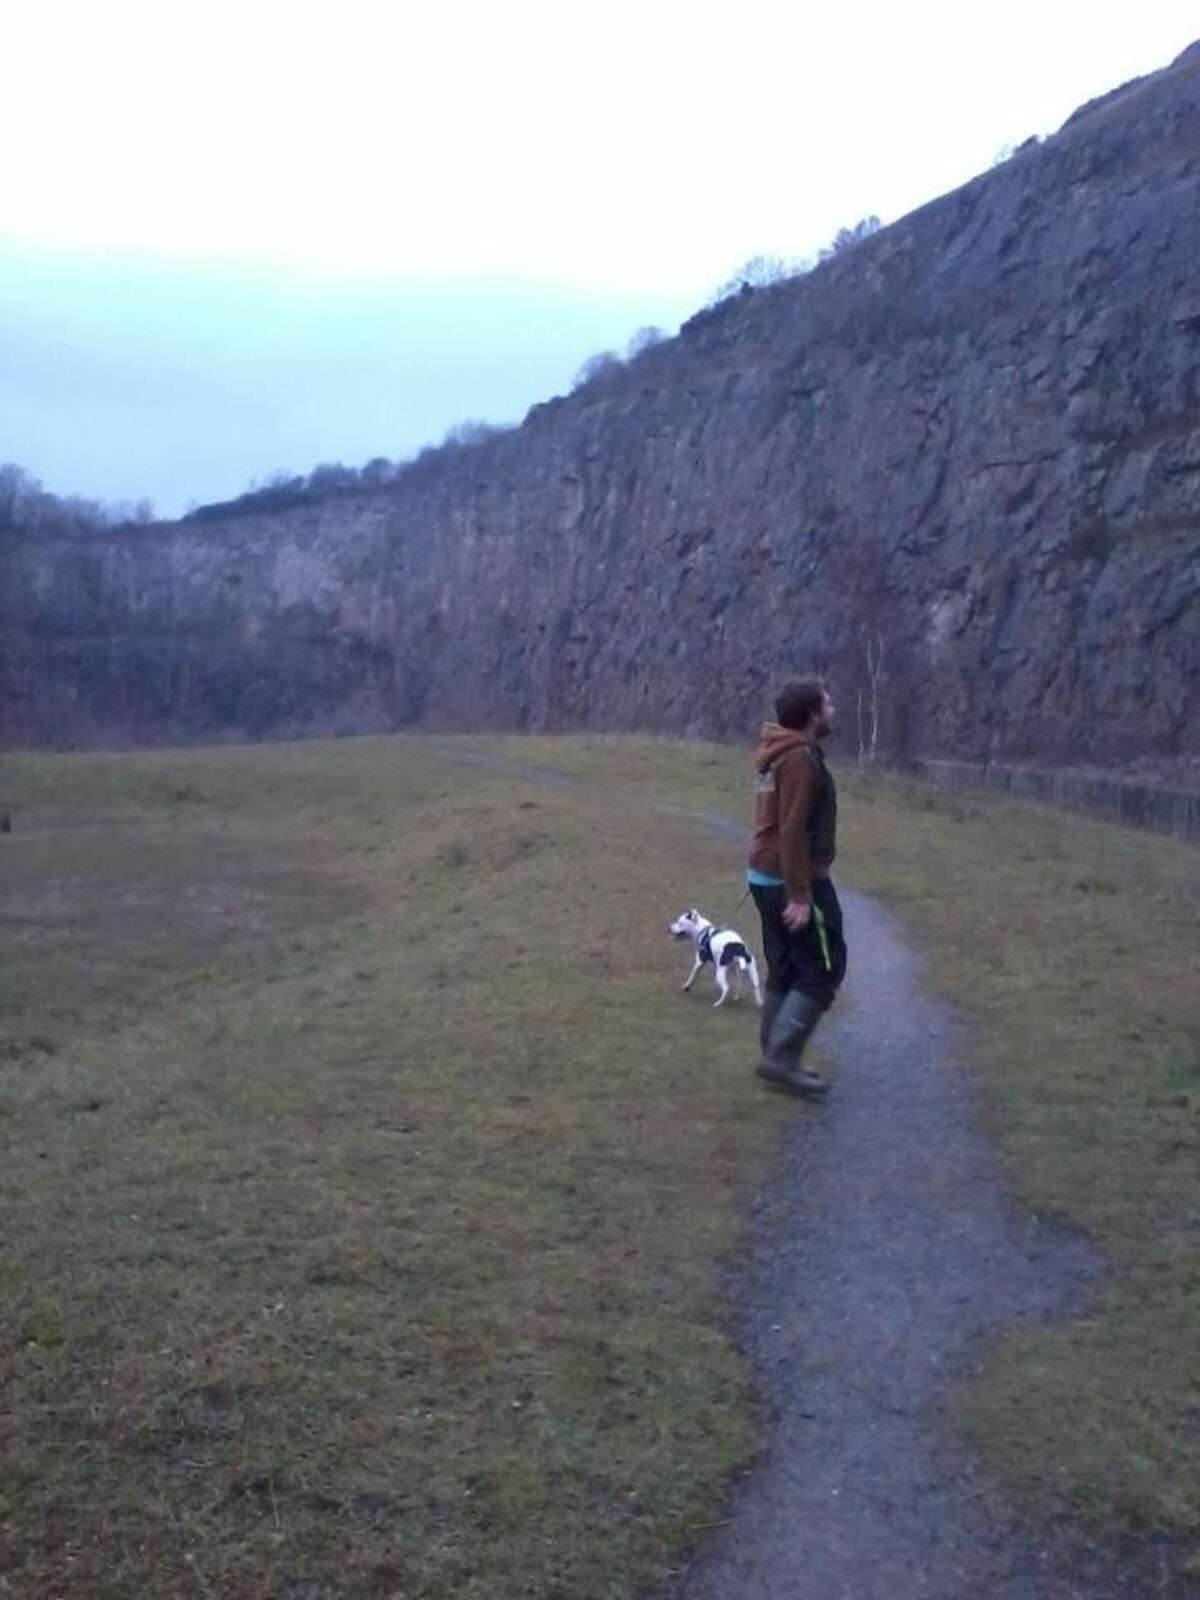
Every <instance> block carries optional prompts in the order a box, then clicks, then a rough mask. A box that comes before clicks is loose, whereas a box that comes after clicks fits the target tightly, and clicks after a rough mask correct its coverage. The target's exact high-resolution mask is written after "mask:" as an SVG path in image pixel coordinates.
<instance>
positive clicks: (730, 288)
mask: <svg viewBox="0 0 1200 1600" xmlns="http://www.w3.org/2000/svg"><path fill="white" fill-rule="evenodd" d="M807 270H808V268H807V266H806V264H805V263H804V262H803V261H796V260H789V259H788V258H787V257H786V256H770V255H761V256H751V257H750V259H749V261H747V262H744V263H743V265H742V266H740V267H739V268H738V270H737V271H736V272H735V273H734V274H733V276H732V277H731V278H727V279H726V281H725V282H724V283H723V284H722V285H721V287H720V288H719V289H718V290H717V291H716V293H715V294H714V295H713V297H712V299H711V300H710V301H709V305H712V306H715V305H719V304H720V303H721V301H722V300H728V299H729V298H730V296H731V295H735V294H741V293H742V291H743V290H748V289H765V288H766V287H767V286H768V285H769V284H772V283H786V282H787V280H788V279H789V278H798V277H800V276H802V275H803V274H804V273H805V272H807Z"/></svg>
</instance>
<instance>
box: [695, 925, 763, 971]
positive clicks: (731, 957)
mask: <svg viewBox="0 0 1200 1600" xmlns="http://www.w3.org/2000/svg"><path fill="white" fill-rule="evenodd" d="M724 932H725V930H724V928H705V930H704V932H703V933H702V934H701V935H700V937H699V938H698V939H697V940H696V954H697V955H698V956H699V957H700V960H701V961H702V962H703V961H712V962H713V965H714V966H715V965H716V961H715V960H714V957H713V952H712V942H713V940H714V938H715V937H716V936H717V934H718V933H724ZM749 954H750V952H749V951H748V950H747V949H746V946H745V945H744V944H743V943H742V941H741V940H740V939H731V940H730V941H729V943H728V944H727V945H726V946H725V948H724V950H722V951H721V965H722V966H723V967H727V966H728V965H729V964H730V962H731V961H738V960H741V959H742V958H744V957H746V956H748V955H749Z"/></svg>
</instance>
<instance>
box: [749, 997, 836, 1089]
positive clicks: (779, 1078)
mask: <svg viewBox="0 0 1200 1600" xmlns="http://www.w3.org/2000/svg"><path fill="white" fill-rule="evenodd" d="M765 1009H766V1008H765V1007H764V1010H765ZM824 1009H825V1008H824V1007H823V1006H822V1005H821V1003H820V1001H819V1000H815V999H814V998H813V996H812V995H810V994H805V993H804V992H803V991H802V990H800V989H789V990H788V992H787V993H786V994H785V995H783V996H782V997H781V999H780V1003H779V1007H778V1009H777V1011H776V1012H775V1016H774V1019H773V1021H772V1023H771V1026H770V1031H769V1032H768V1033H767V1042H766V1045H765V1047H764V1049H763V1056H762V1060H761V1061H760V1062H759V1064H758V1075H759V1077H760V1078H762V1079H763V1081H764V1082H766V1083H769V1084H770V1085H771V1087H772V1088H773V1089H783V1090H784V1091H785V1092H786V1093H788V1094H796V1095H803V1096H804V1097H805V1098H806V1099H809V1100H820V1099H822V1098H823V1097H824V1096H825V1095H827V1094H828V1093H829V1083H828V1081H827V1080H826V1079H825V1078H822V1077H821V1075H820V1073H818V1072H809V1071H807V1070H806V1069H805V1068H804V1067H802V1066H801V1065H800V1057H801V1055H802V1053H803V1051H804V1047H805V1045H806V1044H807V1043H808V1040H809V1037H810V1035H811V1034H812V1031H813V1029H814V1028H815V1027H816V1025H817V1023H818V1022H820V1020H821V1015H822V1012H823V1011H824Z"/></svg>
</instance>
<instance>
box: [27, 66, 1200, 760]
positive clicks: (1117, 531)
mask: <svg viewBox="0 0 1200 1600" xmlns="http://www.w3.org/2000/svg"><path fill="white" fill-rule="evenodd" d="M0 559H2V561H3V586H2V592H0V718H2V725H0V737H2V738H3V740H4V741H5V742H7V743H8V744H17V743H38V742H54V743H72V742H87V743H93V742H115V741H121V742H126V741H130V740H149V739H155V740H157V739H165V738H181V737H182V738H188V737H196V736H201V735H203V736H213V735H228V734H239V735H249V736H262V735H267V734H272V735H274V734H281V733H291V732H298V731H305V730H311V731H352V730H368V729H378V728H390V727H400V726H409V725H423V726H429V727H461V728H481V727H488V728H492V727H496V728H530V729H533V728H561V727H568V726H569V727H578V726H589V727H604V728H651V729H658V730H666V731H679V732H698V733H704V734H714V735H721V734H725V733H735V732H736V733H742V732H744V731H745V730H746V729H747V728H749V727H750V726H752V725H753V724H754V722H755V721H756V719H757V718H758V716H759V715H760V714H761V712H762V711H763V709H764V705H765V702H766V699H767V696H768V691H769V689H770V686H771V685H772V684H773V683H774V682H775V681H776V680H777V679H778V678H780V676H781V675H785V674H788V673H791V672H794V671H797V670H801V669H804V668H806V667H810V666H821V667H824V668H826V669H827V670H829V671H830V672H831V673H832V674H833V677H834V682H835V686H836V689H837V691H838V695H839V698H840V701H841V706H842V715H843V722H844V723H845V724H848V725H849V728H850V737H851V742H853V741H854V739H855V738H856V736H857V734H858V731H859V729H860V728H861V733H862V737H863V739H864V740H865V739H868V738H869V737H870V724H871V719H872V712H873V711H874V712H875V713H876V714H877V716H878V725H879V743H880V746H881V747H884V748H886V747H893V748H899V747H904V748H907V749H909V750H914V751H919V752H921V753H925V754H947V755H959V756H971V757H974V756H992V757H997V758H1000V757H1004V758H1009V759H1012V758H1018V759H1020V758H1031V759H1040V760H1050V761H1074V762H1093V761H1094V762H1104V763H1106V764H1109V765H1112V766H1117V767H1121V766H1129V765H1135V764H1137V763H1138V762H1139V761H1143V760H1151V759H1155V760H1159V759H1161V760H1170V761H1181V760H1182V761H1189V760H1195V759H1197V758H1200V47H1197V46H1193V47H1192V49H1191V50H1190V51H1188V52H1186V53H1185V55H1184V56H1182V57H1181V58H1180V59H1179V60H1178V61H1177V62H1176V63H1175V64H1174V65H1173V66H1172V67H1170V68H1168V69H1165V70H1164V71H1163V72H1161V73H1157V74H1155V75H1153V76H1152V77H1150V78H1147V79H1143V80H1140V81H1139V82H1137V83H1135V84H1132V85H1129V86H1127V87H1126V88H1125V89H1123V90H1119V91H1117V92H1115V93H1114V94H1112V95H1109V96H1105V97H1104V98H1103V99H1102V100H1100V101H1098V102H1095V103H1094V104H1093V105H1091V106H1088V107H1084V108H1083V109H1082V110H1081V111H1080V112H1078V113H1077V114H1076V115H1075V116H1074V117H1073V118H1072V119H1071V120H1070V121H1069V122H1068V123H1067V125H1066V126H1065V127H1064V128H1063V130H1062V131H1061V132H1060V133H1058V134H1057V135H1056V136H1055V137H1054V138H1052V139H1050V140H1048V141H1046V142H1045V143H1044V144H1041V145H1039V146H1031V147H1027V148H1023V149H1022V150H1020V151H1018V152H1017V153H1016V154H1015V155H1014V156H1013V157H1012V158H1011V159H1010V160H1008V161H1007V162H1006V163H1005V164H1004V165H1003V166H1001V167H999V168H997V169H995V170H993V171H992V172H990V173H987V174H985V175H984V176H982V177H980V178H978V179H976V180H975V181H974V182H972V183H970V184H968V185H966V186H965V187H964V188H962V189H960V190H957V191H956V192H955V193H953V194H950V195H947V196H945V197H943V198H942V199H940V200H937V201H935V202H933V203H932V204H930V205H927V206H925V207H924V208H922V209H921V210H919V211H917V212H915V213H913V214H912V215H911V216H909V217H907V218H905V219H904V220H902V221H901V222H899V223H896V224H895V225H894V226H892V227H890V228H888V229H886V230H884V231H883V232H881V233H879V234H877V235H875V236H874V237H873V238H870V239H867V240H865V241H864V242H862V243H860V244H858V245H856V246H855V247H853V248H852V249H850V250H848V251H846V252H845V253H844V254H843V255H841V256H838V257H835V258H834V259H832V260H830V261H828V262H826V263H824V264H823V265H821V266H820V267H818V268H817V269H816V270H815V271H813V272H812V273H810V274H808V275H807V276H805V277H803V278H800V279H797V280H793V281H791V282H789V283H785V284H780V285H777V286H774V287H772V288H770V289H765V290H757V291H754V292H753V293H750V292H747V293H743V294H742V295H740V296H737V297H735V298H734V299H732V300H729V301H726V302H725V303H723V304H722V305H721V306H719V307H717V308H716V309H714V310H711V311H707V312H704V313H702V314H700V315H699V316H697V317H695V318H693V319H692V321H691V322H690V323H688V324H687V325H685V327H684V328H683V329H682V330H681V333H680V335H679V337H678V338H676V339H673V340H670V341H668V342H666V343H664V344H662V345H658V346H655V347H653V348H652V349H650V350H648V351H646V352H644V353H643V354H642V355H641V356H640V357H638V358H637V359H636V360H635V361H633V362H632V363H631V364H629V365H628V366H626V367H623V368H619V369H617V370H615V371H611V372H608V373H606V374H604V375H602V376H601V377H600V378H599V379H597V380H596V381H595V382H593V383H592V384H591V385H589V386H588V387H587V388H585V389H582V390H580V391H577V392H576V393H575V394H574V395H572V396H571V397H570V398H569V399H562V400H554V401H551V402H549V403H548V404H546V405H543V406H538V407H535V408H534V410H533V411H532V412H531V413H530V415H529V417H528V418H527V419H526V421H525V423H524V425H523V426H522V427H521V428H519V429H517V430H515V431H514V432H512V433H509V434H505V435H502V436H500V437H498V438H494V439H489V440H487V441H485V442H483V443H481V444H478V445H474V446H471V447H468V448H465V449H460V450H457V451H453V452H447V453H445V454H443V455H441V456H437V457H433V458H427V459H425V460H423V461H422V462H420V463H418V464H417V465H415V466H414V467H412V468H410V469H409V470H408V472H407V473H406V474H405V475H404V476H403V477H402V478H401V479H400V481H399V482H398V483H397V484H395V485H394V486H392V487H390V488H389V489H387V490H382V491H377V492H375V493H373V494H366V493H363V494H357V495H351V496H342V497H339V498H335V499H330V500H327V501H325V502H324V503H323V504H320V505H313V506H308V507H302V508H299V509H295V510H291V511H287V512H283V513H280V514H278V515H277V516H273V517H272V516H252V517H233V516H231V517H230V518H228V519H227V520H224V521H219V522H213V523H196V522H188V521H185V522H183V523H179V524H173V525H169V526H157V527H151V528H147V529H136V530H135V529H130V530H125V531H122V532H120V533H116V534H107V535H95V534H93V535H89V536H87V537H86V538H85V537H82V536H81V537H78V538H70V537H64V536H38V537H36V538H34V537H31V536H18V535H15V534H13V533H8V534H0ZM873 689H874V690H875V693H874V694H873V693H872V690H873ZM873 702H874V703H873Z"/></svg>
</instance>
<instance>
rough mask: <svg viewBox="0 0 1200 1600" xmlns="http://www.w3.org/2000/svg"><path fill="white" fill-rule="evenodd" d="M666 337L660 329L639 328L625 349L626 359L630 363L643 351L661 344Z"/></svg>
mask: <svg viewBox="0 0 1200 1600" xmlns="http://www.w3.org/2000/svg"><path fill="white" fill-rule="evenodd" d="M666 337H667V336H666V334H665V333H664V332H663V331H662V329H661V328H655V327H645V328H639V329H638V331H637V332H636V333H635V334H634V335H633V336H632V338H631V339H630V341H629V343H628V345H627V346H626V347H625V355H626V358H627V359H628V360H630V361H633V360H635V359H636V358H637V357H638V356H640V355H641V354H642V352H643V351H644V350H651V349H653V347H654V346H655V345H656V344H662V342H663V340H664V339H665V338H666Z"/></svg>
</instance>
